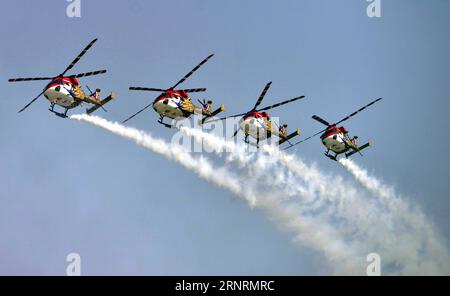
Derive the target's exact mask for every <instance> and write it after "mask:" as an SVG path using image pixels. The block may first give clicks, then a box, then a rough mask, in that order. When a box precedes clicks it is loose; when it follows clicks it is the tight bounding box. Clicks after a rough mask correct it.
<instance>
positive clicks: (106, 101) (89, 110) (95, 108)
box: [86, 92, 116, 114]
mask: <svg viewBox="0 0 450 296" xmlns="http://www.w3.org/2000/svg"><path fill="white" fill-rule="evenodd" d="M115 98H116V95H115V94H114V93H113V92H111V93H110V94H109V96H107V97H106V98H104V99H103V100H101V101H100V104H99V105H94V106H92V107H91V108H89V109H86V113H87V114H91V113H92V112H94V111H95V110H97V109H98V108H101V107H102V106H103V105H105V104H106V103H108V102H109V101H111V100H113V99H115Z"/></svg>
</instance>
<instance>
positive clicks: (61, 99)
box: [44, 84, 76, 108]
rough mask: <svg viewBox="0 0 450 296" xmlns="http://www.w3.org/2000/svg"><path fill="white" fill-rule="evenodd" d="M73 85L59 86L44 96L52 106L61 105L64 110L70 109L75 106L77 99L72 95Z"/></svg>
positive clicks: (50, 89)
mask: <svg viewBox="0 0 450 296" xmlns="http://www.w3.org/2000/svg"><path fill="white" fill-rule="evenodd" d="M71 90H72V85H70V84H59V85H54V86H51V87H49V88H47V89H46V91H45V92H44V96H45V97H46V98H47V100H49V101H50V103H52V104H56V105H59V106H61V107H64V108H69V107H71V106H73V105H74V104H75V102H76V101H75V99H74V97H73V96H72V94H71V92H70V91H71Z"/></svg>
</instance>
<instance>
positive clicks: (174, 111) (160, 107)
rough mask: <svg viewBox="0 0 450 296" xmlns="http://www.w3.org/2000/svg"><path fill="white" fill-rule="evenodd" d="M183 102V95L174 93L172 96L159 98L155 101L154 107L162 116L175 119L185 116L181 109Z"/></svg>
mask: <svg viewBox="0 0 450 296" xmlns="http://www.w3.org/2000/svg"><path fill="white" fill-rule="evenodd" d="M181 103H182V99H181V97H179V96H175V95H174V96H172V97H170V98H162V99H158V100H157V101H155V102H154V103H153V109H154V110H155V111H156V112H158V113H159V114H160V115H162V116H165V117H169V118H172V119H175V118H179V117H184V116H183V115H184V114H183V112H182V111H181V109H180V106H181Z"/></svg>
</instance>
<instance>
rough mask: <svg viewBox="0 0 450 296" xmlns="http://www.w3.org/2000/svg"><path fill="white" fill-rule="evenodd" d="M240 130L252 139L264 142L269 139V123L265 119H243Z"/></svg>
mask: <svg viewBox="0 0 450 296" xmlns="http://www.w3.org/2000/svg"><path fill="white" fill-rule="evenodd" d="M239 128H240V129H241V130H242V131H243V132H244V133H245V134H246V135H249V136H251V137H252V138H255V139H259V140H264V139H267V137H268V133H267V121H266V119H265V118H264V117H253V116H249V117H247V118H245V120H244V119H241V121H240V122H239Z"/></svg>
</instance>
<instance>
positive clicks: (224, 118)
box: [207, 112, 248, 122]
mask: <svg viewBox="0 0 450 296" xmlns="http://www.w3.org/2000/svg"><path fill="white" fill-rule="evenodd" d="M247 113H248V112H245V113H241V114H236V115H230V116H226V117H222V118H217V119H213V120H208V121H207V122H216V121H220V120H226V119H228V118H235V117H239V116H243V115H245V114H247Z"/></svg>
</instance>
